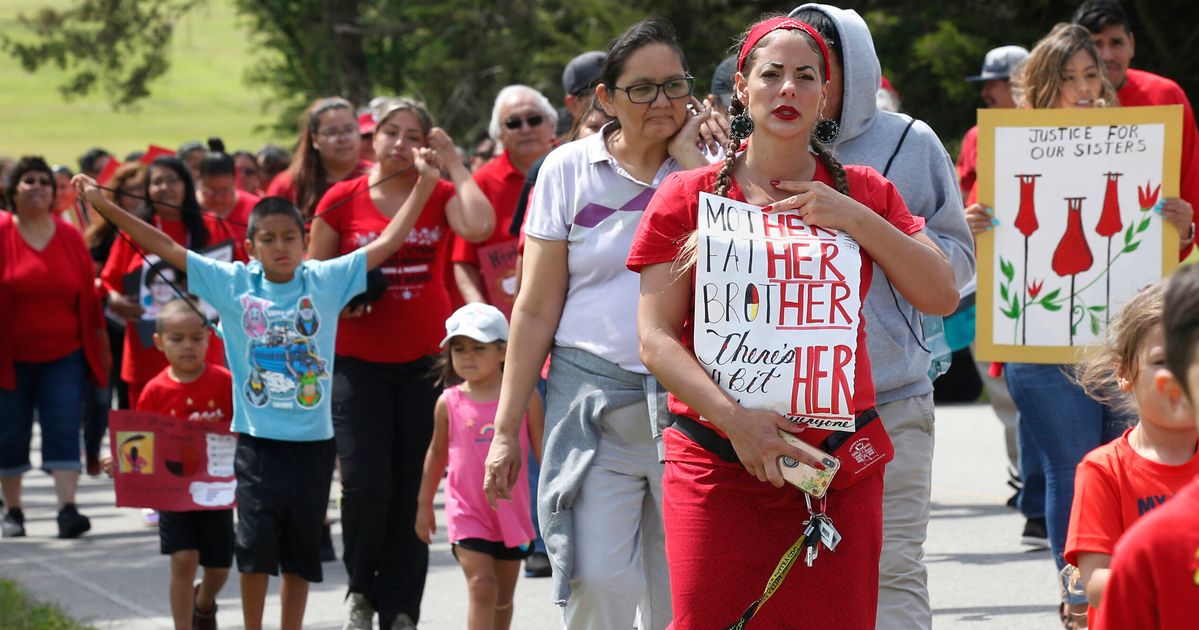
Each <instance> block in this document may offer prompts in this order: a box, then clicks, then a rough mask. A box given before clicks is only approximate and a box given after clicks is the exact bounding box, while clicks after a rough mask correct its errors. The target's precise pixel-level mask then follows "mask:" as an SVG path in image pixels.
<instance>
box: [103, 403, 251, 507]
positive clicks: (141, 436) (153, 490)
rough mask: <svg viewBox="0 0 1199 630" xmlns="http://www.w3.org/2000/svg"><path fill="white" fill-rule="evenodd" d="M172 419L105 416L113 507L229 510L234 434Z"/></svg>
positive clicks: (145, 415) (223, 425)
mask: <svg viewBox="0 0 1199 630" xmlns="http://www.w3.org/2000/svg"><path fill="white" fill-rule="evenodd" d="M214 424H217V423H213V422H206V421H193V420H187V419H180V418H172V417H170V416H167V415H165V414H158V413H148V412H143V411H113V412H111V413H110V414H109V416H108V431H109V436H108V437H109V443H110V444H111V445H112V446H111V448H112V458H113V462H114V465H113V481H114V485H115V488H116V495H117V501H116V504H117V507H139V508H152V509H155V510H167V511H171V512H190V511H195V510H222V509H228V508H231V507H233V506H234V502H235V497H234V495H235V490H236V489H237V481H236V480H235V479H234V476H233V455H234V452H235V449H236V448H237V436H235V435H233V434H231V433H229V431H228V422H221V423H219V428H218V427H214Z"/></svg>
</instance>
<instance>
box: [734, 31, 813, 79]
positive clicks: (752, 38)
mask: <svg viewBox="0 0 1199 630" xmlns="http://www.w3.org/2000/svg"><path fill="white" fill-rule="evenodd" d="M780 29H785V30H789V31H803V32H805V33H807V34H808V36H809V37H811V38H812V39H814V40H816V45H817V46H819V47H820V56H821V57H822V58H823V59H824V80H825V81H827V80H828V73H829V66H828V46H827V45H826V44H825V43H824V38H823V37H821V36H820V33H817V32H816V29H814V28H812V26H811V25H809V24H807V23H805V22H800V21H799V20H797V19H795V18H790V17H776V18H771V19H769V20H762V21H761V22H758V23H757V24H755V25H754V27H753V28H752V29H750V31H749V37H746V38H745V45H744V46H742V47H741V54H739V55H737V72H740V71H741V67H742V66H744V65H745V58H746V57H747V56H748V55H749V51H751V50H753V49H754V46H757V45H758V42H760V41H762V38H763V37H766V36H767V35H769V34H770V33H773V32H774V31H777V30H780Z"/></svg>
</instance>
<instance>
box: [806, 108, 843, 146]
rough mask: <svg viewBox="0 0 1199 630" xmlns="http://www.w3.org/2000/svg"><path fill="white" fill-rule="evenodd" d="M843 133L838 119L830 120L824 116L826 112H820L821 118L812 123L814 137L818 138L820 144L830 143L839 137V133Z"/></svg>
mask: <svg viewBox="0 0 1199 630" xmlns="http://www.w3.org/2000/svg"><path fill="white" fill-rule="evenodd" d="M840 133H841V125H839V124H837V121H835V120H830V119H828V118H825V117H824V112H821V113H820V120H819V121H817V122H816V124H815V125H812V137H813V138H816V140H817V141H818V142H820V144H824V145H827V144H830V143H832V142H833V141H835V140H836V139H837V135H838V134H840Z"/></svg>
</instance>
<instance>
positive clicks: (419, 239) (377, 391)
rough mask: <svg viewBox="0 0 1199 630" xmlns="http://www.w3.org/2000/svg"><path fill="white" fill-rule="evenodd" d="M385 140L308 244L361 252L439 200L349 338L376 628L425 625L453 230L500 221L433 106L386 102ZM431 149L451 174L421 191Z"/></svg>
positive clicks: (479, 228) (363, 546)
mask: <svg viewBox="0 0 1199 630" xmlns="http://www.w3.org/2000/svg"><path fill="white" fill-rule="evenodd" d="M373 143H374V147H375V155H374V157H375V160H376V162H375V165H374V167H373V168H371V171H370V173H369V174H367V175H365V176H363V177H359V178H355V179H351V180H348V181H344V182H341V183H338V184H335V185H334V186H333V187H332V188H330V189H329V192H328V193H326V194H325V198H324V199H323V200H322V201H321V203H320V205H318V206H317V213H316V214H317V218H315V219H313V221H312V240H311V242H310V245H309V248H308V254H309V256H311V257H312V258H314V259H316V260H325V259H329V258H333V257H335V256H338V255H341V254H344V253H346V252H350V251H353V250H355V249H358V248H359V247H362V245H364V244H365V243H368V242H370V241H372V240H374V239H375V237H376V236H378V235H379V234H380V233H382V231H383V228H384V227H386V225H387V223H388V222H389V221H390V220H391V216H392V215H393V214H395V212H397V211H398V210H399V208H400V206H402V205H403V204H404V203H405V202H406V201H407V200H408V199H409V198H410V197H411V196H412V195H417V197H416V198H417V199H420V198H421V195H424V196H427V201H425V202H424V207H423V208H422V210H421V215H420V218H418V219H417V221H416V224H415V225H414V226H413V228H412V235H411V236H410V237H409V238H408V241H407V242H406V243H405V244H404V246H403V247H401V248H400V250H399V251H398V252H396V254H395V255H394V256H392V257H391V258H390V259H388V260H387V261H386V262H384V263H383V264H382V265H380V267H379V269H378V270H377V272H372V273H378V275H379V276H380V277H381V278H382V279H383V280H382V281H383V283H385V287H383V288H381V295H380V296H379V297H378V299H377V300H375V301H373V302H371V303H370V304H369V307H366V306H358V307H357V308H356V309H348V312H347V313H345V317H344V318H343V319H342V322H341V324H340V326H341V327H340V328H339V329H338V332H337V350H336V352H337V361H336V363H335V367H334V371H333V394H332V395H333V430H334V432H335V434H336V438H337V440H336V441H337V451H338V458H339V461H340V462H341V485H342V502H341V513H342V536H343V539H344V541H345V553H344V559H345V565H346V572H347V573H348V574H349V581H350V584H349V597H348V598H347V605H348V610H347V612H346V618H347V621H346V626H345V627H346V628H353V629H358V628H368V629H369V628H370V627H371V619H372V617H374V615H375V613H378V615H379V627H380V628H406V627H408V626H405V625H404V624H405V623H408V624H411V623H415V622H416V621H418V620H419V619H420V604H421V598H422V596H423V594H424V587H425V574H426V573H427V571H428V565H429V547H428V545H426V544H425V543H423V542H422V541H421V540H420V539H419V538H417V537H416V532H415V530H414V529H413V527H412V524H413V523H415V522H416V508H417V503H416V498H417V493H418V491H419V490H420V481H421V473H422V466H423V464H424V453H425V449H426V448H428V446H429V441H430V440H431V439H432V436H433V406H434V404H435V403H436V402H437V396H438V393H439V392H440V387H439V385H438V383H437V382H436V381H437V379H436V376H435V375H434V362H435V357H436V355H437V354H438V352H439V351H440V348H441V340H442V337H443V336H444V335H445V328H444V323H445V320H446V319H447V318H448V317H449V316H450V312H451V311H450V296H449V294H448V293H447V291H446V282H445V278H444V276H443V275H442V274H443V270H444V269H445V267H444V264H443V263H444V261H445V254H446V248H447V247H448V246H449V243H448V240H449V237H450V235H451V234H456V235H458V236H459V237H460V238H462V239H464V240H469V241H479V240H482V239H483V238H486V236H487V235H488V234H490V233H491V231H492V229H493V227H494V226H495V212H494V211H493V210H492V208H491V204H490V203H488V201H487V198H486V197H485V196H484V195H483V192H482V191H480V190H479V187H478V185H476V184H475V182H474V180H472V179H471V176H470V172H469V171H467V170H466V166H465V165H464V164H463V163H462V161H461V160H460V159H459V158H458V154H457V151H456V150H455V149H454V141H453V140H452V139H451V138H450V136H449V135H448V134H447V133H446V132H445V131H444V130H442V129H440V128H437V127H434V126H433V120H432V118H431V117H430V116H429V112H428V111H427V110H426V109H425V107H424V105H422V104H420V103H418V102H416V101H413V100H411V99H406V98H399V99H395V100H393V101H390V102H386V103H384V104H382V105H381V106H380V116H379V121H378V124H377V125H376V127H375V131H374V136H373ZM423 147H429V148H432V149H433V150H434V151H435V152H436V153H437V155H438V157H439V159H440V161H441V164H442V166H443V168H445V169H446V170H447V171H448V173H449V179H450V181H445V180H440V181H437V182H436V185H435V186H434V187H433V188H432V190H422V189H421V185H420V181H419V178H418V172H417V169H416V168H415V166H414V162H413V156H414V155H415V151H417V150H418V149H420V148H423ZM326 209H327V210H328V211H327V212H326ZM400 330H402V331H403V333H402V334H401V335H397V334H396V331H400ZM384 340H387V342H384Z"/></svg>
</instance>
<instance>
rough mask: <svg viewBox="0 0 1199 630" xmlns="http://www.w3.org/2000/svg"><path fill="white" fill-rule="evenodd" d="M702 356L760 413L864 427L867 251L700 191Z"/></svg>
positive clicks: (698, 343) (844, 238)
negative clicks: (860, 359)
mask: <svg viewBox="0 0 1199 630" xmlns="http://www.w3.org/2000/svg"><path fill="white" fill-rule="evenodd" d="M697 236H698V243H697V249H696V254H697V256H696V265H695V274H696V275H695V354H696V356H697V357H698V358H699V361H700V363H701V364H702V365H703V366H704V369H706V370H707V371H708V374H709V375H710V376H711V377H712V380H714V381H716V383H717V384H718V385H720V386H721V387H722V388H724V390H725V391H727V392H729V393H730V394H731V395H732V396H733V397H734V398H736V399H738V401H739V402H740V404H742V405H743V406H745V407H748V408H750V409H767V410H771V411H775V412H778V413H780V414H783V415H785V416H787V417H788V418H789V419H791V420H793V421H796V422H802V423H805V424H808V425H810V426H813V427H817V428H822V429H833V430H839V431H852V430H853V428H854V411H855V410H854V408H853V392H854V368H855V366H856V363H857V361H856V357H855V353H856V351H857V339H858V324H859V321H860V318H861V295H860V291H859V288H860V285H861V270H862V256H861V251H860V248H859V246H858V244H857V242H856V241H854V240H853V239H852V238H851V237H850V236H849V235H848V234H846V233H844V232H840V231H837V230H830V229H825V228H820V227H816V226H811V225H807V224H805V223H804V222H803V220H802V219H800V217H799V215H798V214H797V213H796V212H795V211H791V212H777V213H763V212H762V210H761V208H758V207H757V206H752V205H749V204H745V203H740V202H736V201H732V200H730V199H725V198H723V197H717V196H715V195H711V194H707V193H700V198H699V232H698V235H697Z"/></svg>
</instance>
